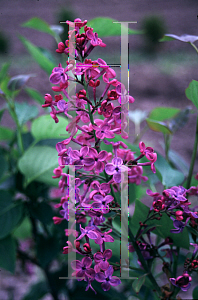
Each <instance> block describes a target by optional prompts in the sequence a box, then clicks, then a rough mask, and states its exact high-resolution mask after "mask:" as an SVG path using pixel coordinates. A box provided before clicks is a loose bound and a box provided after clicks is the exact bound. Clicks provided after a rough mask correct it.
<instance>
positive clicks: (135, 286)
mask: <svg viewBox="0 0 198 300" xmlns="http://www.w3.org/2000/svg"><path fill="white" fill-rule="evenodd" d="M147 275H148V274H144V275H143V276H141V277H139V278H138V279H135V280H134V281H133V283H132V288H133V289H134V291H135V293H136V294H138V293H139V291H140V289H141V287H142V286H143V284H144V282H145V279H146V276H147Z"/></svg>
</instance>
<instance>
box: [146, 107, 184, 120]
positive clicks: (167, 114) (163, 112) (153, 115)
mask: <svg viewBox="0 0 198 300" xmlns="http://www.w3.org/2000/svg"><path fill="white" fill-rule="evenodd" d="M179 111H180V109H179V108H174V107H156V108H154V109H153V110H152V111H151V112H150V113H149V119H151V120H155V121H164V120H168V119H171V118H173V117H174V116H175V115H176V114H177V113H178V112H179Z"/></svg>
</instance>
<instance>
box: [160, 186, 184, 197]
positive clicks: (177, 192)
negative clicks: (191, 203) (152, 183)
mask: <svg viewBox="0 0 198 300" xmlns="http://www.w3.org/2000/svg"><path fill="white" fill-rule="evenodd" d="M163 193H164V194H165V195H167V196H170V197H171V198H173V199H175V200H178V201H187V199H186V197H185V196H186V189H185V188H184V187H183V186H173V187H172V188H170V189H166V190H164V191H163Z"/></svg>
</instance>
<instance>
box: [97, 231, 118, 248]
mask: <svg viewBox="0 0 198 300" xmlns="http://www.w3.org/2000/svg"><path fill="white" fill-rule="evenodd" d="M110 232H112V229H109V230H108V231H107V232H103V233H100V234H99V235H98V237H97V239H95V243H96V244H99V245H101V244H102V243H103V242H110V243H113V242H114V238H113V237H112V236H111V235H109V233H110Z"/></svg>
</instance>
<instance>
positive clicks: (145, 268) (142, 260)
mask: <svg viewBox="0 0 198 300" xmlns="http://www.w3.org/2000/svg"><path fill="white" fill-rule="evenodd" d="M129 238H130V241H131V242H132V245H133V247H134V249H135V251H136V253H137V255H138V258H139V261H140V262H141V264H142V266H143V268H144V270H145V272H146V273H148V278H149V280H150V282H151V283H152V284H153V288H154V289H155V290H156V292H157V293H158V294H159V295H158V296H160V295H161V289H160V287H159V286H158V284H157V282H156V280H155V278H154V277H153V275H152V274H151V273H150V270H149V268H148V265H147V263H146V261H145V260H144V257H143V255H142V252H141V250H140V249H139V247H138V245H137V244H136V240H135V237H134V235H133V233H132V231H131V229H130V228H129Z"/></svg>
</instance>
